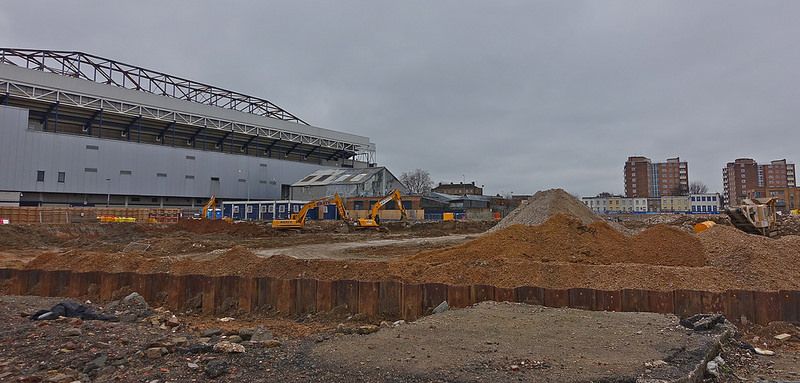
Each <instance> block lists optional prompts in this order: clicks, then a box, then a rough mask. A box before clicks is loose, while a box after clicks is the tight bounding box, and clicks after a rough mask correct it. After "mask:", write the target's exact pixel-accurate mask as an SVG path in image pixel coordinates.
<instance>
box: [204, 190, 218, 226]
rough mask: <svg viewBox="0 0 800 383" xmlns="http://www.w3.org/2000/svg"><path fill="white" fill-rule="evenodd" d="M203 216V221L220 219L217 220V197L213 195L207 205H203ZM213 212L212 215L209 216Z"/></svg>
mask: <svg viewBox="0 0 800 383" xmlns="http://www.w3.org/2000/svg"><path fill="white" fill-rule="evenodd" d="M202 211H203V215H202V217H200V218H201V219H211V220H214V219H219V218H217V196H216V195H212V196H211V198H209V199H208V202H206V204H205V205H203V210H202ZM209 212H211V214H209Z"/></svg>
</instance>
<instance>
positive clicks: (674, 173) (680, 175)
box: [625, 156, 689, 198]
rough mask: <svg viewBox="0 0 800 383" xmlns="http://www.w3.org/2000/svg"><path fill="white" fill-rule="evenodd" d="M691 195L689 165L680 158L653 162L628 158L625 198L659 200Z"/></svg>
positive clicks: (638, 157)
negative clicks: (666, 197) (663, 197)
mask: <svg viewBox="0 0 800 383" xmlns="http://www.w3.org/2000/svg"><path fill="white" fill-rule="evenodd" d="M687 194H689V164H688V163H687V162H685V161H683V162H682V161H681V160H680V157H675V158H668V159H667V161H666V162H652V161H651V160H650V159H649V158H647V157H642V156H633V157H628V161H626V162H625V196H626V197H629V198H635V197H641V198H657V197H661V196H674V195H687Z"/></svg>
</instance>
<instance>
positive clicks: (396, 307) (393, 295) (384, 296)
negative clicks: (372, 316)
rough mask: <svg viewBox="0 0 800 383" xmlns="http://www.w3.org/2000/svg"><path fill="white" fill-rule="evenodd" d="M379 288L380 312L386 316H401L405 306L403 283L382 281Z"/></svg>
mask: <svg viewBox="0 0 800 383" xmlns="http://www.w3.org/2000/svg"><path fill="white" fill-rule="evenodd" d="M379 288H380V292H379V297H378V299H379V301H380V303H379V305H380V306H379V314H380V315H381V316H383V317H385V318H392V319H394V318H400V317H401V316H402V306H403V284H402V283H401V282H397V281H381V282H380V287H379Z"/></svg>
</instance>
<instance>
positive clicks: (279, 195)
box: [0, 49, 800, 383]
mask: <svg viewBox="0 0 800 383" xmlns="http://www.w3.org/2000/svg"><path fill="white" fill-rule="evenodd" d="M0 51H1V53H2V56H0V57H2V60H0V62H1V64H0V85H2V86H3V91H2V92H1V93H0V100H2V106H0V133H2V134H3V135H4V136H3V137H4V138H3V140H2V142H0V148H1V147H2V145H6V147H5V148H4V149H2V150H4V151H5V152H12V153H16V152H19V153H20V154H19V156H17V157H15V158H20V159H19V160H16V159H13V160H10V161H8V162H5V163H4V164H3V166H4V168H3V172H2V173H0V190H3V192H2V193H0V197H2V198H4V199H3V200H2V201H0V202H4V204H5V206H2V207H0V218H2V219H3V222H2V223H3V224H0V294H2V295H0V302H2V304H0V306H2V308H3V310H1V312H0V320H2V321H3V323H4V326H3V327H2V329H0V355H1V356H0V381H19V382H75V381H80V382H107V381H139V382H151V383H152V382H183V381H215V380H216V381H236V382H251V381H252V382H260V381H279V382H307V381H313V382H351V381H364V382H433V381H435V382H472V381H491V382H518V381H526V382H739V381H800V327H798V324H800V273H798V269H797V265H798V264H800V238H799V237H798V236H797V235H798V234H800V219H798V216H797V215H791V214H777V213H776V209H775V198H763V199H758V198H753V199H746V200H745V201H744V202H742V203H741V204H740V205H737V206H734V207H732V208H729V209H728V210H726V211H725V212H723V213H721V214H718V212H717V210H716V209H714V210H713V212H714V213H715V214H677V213H674V214H614V215H600V214H596V213H595V212H593V211H592V209H591V208H589V207H588V206H587V204H586V203H585V202H582V201H581V200H579V199H578V198H576V197H575V196H573V195H571V194H570V193H568V192H567V191H565V190H562V189H549V190H542V191H539V192H536V193H535V194H533V195H532V196H530V197H529V198H527V197H526V198H524V199H519V203H518V206H516V205H515V208H512V209H509V211H508V212H507V214H506V213H504V214H502V215H501V214H500V213H499V212H493V211H491V210H490V209H489V208H488V207H487V206H489V203H490V202H489V199H484V198H482V197H481V196H468V195H467V193H466V192H465V193H464V194H463V195H460V196H449V197H448V196H443V195H442V194H434V195H432V197H431V198H429V199H426V196H424V195H422V196H420V195H412V193H409V192H408V190H407V188H406V186H405V185H402V183H401V182H400V181H399V180H398V179H397V177H394V176H393V175H392V174H391V172H389V171H388V170H387V169H386V168H384V167H380V166H377V164H376V163H375V160H374V156H375V150H376V149H375V145H374V144H373V143H372V142H371V141H370V140H369V138H367V137H362V136H357V135H350V134H346V133H341V132H336V131H331V130H326V129H322V128H317V127H313V126H311V125H309V124H307V123H306V122H305V121H303V120H302V119H300V118H298V117H296V116H295V115H293V114H291V113H289V112H287V111H285V110H283V109H281V108H279V107H277V106H276V105H275V104H273V103H271V102H269V101H267V100H264V99H260V98H255V97H251V96H246V95H243V94H240V93H236V92H231V91H227V90H225V89H222V88H216V87H211V86H208V85H205V84H202V83H198V82H192V81H189V80H185V79H183V78H180V77H175V76H170V75H166V74H164V73H160V72H155V71H150V70H147V69H144V68H138V67H133V66H129V65H127V64H123V63H119V62H115V61H113V60H108V59H104V58H101V57H97V56H93V55H88V54H84V53H80V52H60V51H42V50H15V49H2V50H0ZM98 76H99V78H100V80H98ZM41 147H45V148H53V150H51V151H41V150H39V149H36V150H34V148H41ZM28 152H36V153H37V154H36V155H37V156H39V157H37V160H36V161H25V160H24V158H25V156H26V155H28V154H26V153H28ZM140 152H146V153H147V154H148V156H147V157H148V160H147V161H143V160H141V153H140ZM73 153H81V154H80V155H74V154H73ZM136 159H139V160H138V161H137V160H136ZM4 161H5V160H4ZM251 184H252V185H253V186H251ZM458 186H460V187H462V188H463V189H465V190H466V187H467V186H470V187H472V188H474V189H479V188H478V187H477V186H476V185H475V184H474V183H473V184H472V185H468V184H467V183H466V181H462V183H461V184H460V185H458ZM440 187H445V188H446V187H447V185H441V184H440ZM454 187H455V186H454ZM688 198H689V197H688V196H687V197H686V200H687V201H688V200H689V199H688ZM510 200H513V199H510ZM715 201H716V200H715ZM644 202H645V205H646V204H647V200H646V199H645V201H644ZM426 204H427V205H426ZM468 205H469V206H471V207H468ZM453 207H458V208H457V209H455V210H454V208H453ZM426 209H427V210H426ZM458 209H460V210H458ZM433 211H435V214H434V213H431V212H433ZM703 211H705V210H703ZM711 211H712V210H709V212H711Z"/></svg>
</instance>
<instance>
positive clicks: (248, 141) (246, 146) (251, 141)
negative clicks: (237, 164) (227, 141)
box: [241, 136, 258, 152]
mask: <svg viewBox="0 0 800 383" xmlns="http://www.w3.org/2000/svg"><path fill="white" fill-rule="evenodd" d="M256 138H258V136H253V137H250V139H249V140H247V142H245V143H244V145H242V149H241V151H243V152H244V151H246V150H247V148H248V147H249V146H250V144H251V143H253V141H255V139H256Z"/></svg>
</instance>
